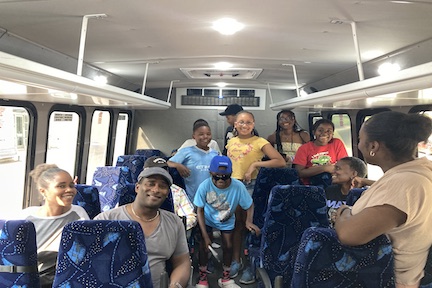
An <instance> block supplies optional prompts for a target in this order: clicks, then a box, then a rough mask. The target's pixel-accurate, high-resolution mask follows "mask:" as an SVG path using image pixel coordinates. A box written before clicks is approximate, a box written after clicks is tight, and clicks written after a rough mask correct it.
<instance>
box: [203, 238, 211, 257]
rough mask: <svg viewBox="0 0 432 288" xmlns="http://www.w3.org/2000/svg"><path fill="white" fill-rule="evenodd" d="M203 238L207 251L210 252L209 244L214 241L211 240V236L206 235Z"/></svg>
mask: <svg viewBox="0 0 432 288" xmlns="http://www.w3.org/2000/svg"><path fill="white" fill-rule="evenodd" d="M203 240H204V248H205V252H206V253H208V252H210V250H209V248H208V246H211V244H212V241H211V240H210V238H209V237H205V238H204V239H203Z"/></svg>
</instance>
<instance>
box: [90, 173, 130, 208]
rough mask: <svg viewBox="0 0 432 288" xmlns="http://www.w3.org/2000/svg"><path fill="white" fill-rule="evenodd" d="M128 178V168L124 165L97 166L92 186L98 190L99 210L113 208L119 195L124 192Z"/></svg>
mask: <svg viewBox="0 0 432 288" xmlns="http://www.w3.org/2000/svg"><path fill="white" fill-rule="evenodd" d="M128 179H130V174H129V168H128V167H126V166H120V167H112V166H104V167H97V168H96V172H95V173H94V175H93V183H92V186H94V187H96V188H97V189H98V191H99V201H100V206H101V211H102V212H103V211H107V210H109V209H112V208H114V207H115V206H116V205H117V204H118V202H119V199H120V196H121V195H123V194H124V193H126V190H127V187H126V185H127V184H129V181H128Z"/></svg>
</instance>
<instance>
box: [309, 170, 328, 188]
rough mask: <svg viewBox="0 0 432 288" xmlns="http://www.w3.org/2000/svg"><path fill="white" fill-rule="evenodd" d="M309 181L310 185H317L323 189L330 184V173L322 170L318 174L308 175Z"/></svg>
mask: <svg viewBox="0 0 432 288" xmlns="http://www.w3.org/2000/svg"><path fill="white" fill-rule="evenodd" d="M309 181H310V185H313V186H318V187H321V188H323V189H325V188H327V187H328V186H330V185H331V184H332V174H331V173H327V172H323V173H320V174H318V175H314V176H312V177H310V178H309Z"/></svg>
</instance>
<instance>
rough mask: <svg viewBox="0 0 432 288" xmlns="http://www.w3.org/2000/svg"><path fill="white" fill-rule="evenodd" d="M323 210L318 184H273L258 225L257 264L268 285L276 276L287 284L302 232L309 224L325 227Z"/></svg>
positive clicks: (322, 196)
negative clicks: (267, 277) (260, 235)
mask: <svg viewBox="0 0 432 288" xmlns="http://www.w3.org/2000/svg"><path fill="white" fill-rule="evenodd" d="M326 211H327V206H326V198H325V193H324V190H323V189H322V188H320V187H315V186H302V185H277V186H275V187H273V189H272V190H271V194H270V197H269V200H268V208H267V211H266V213H265V219H264V226H263V228H262V239H261V253H260V262H261V265H260V266H261V268H263V269H264V270H265V271H266V272H267V274H268V275H269V278H270V280H271V282H272V285H274V280H275V278H276V276H282V278H283V287H289V286H290V284H291V279H292V274H293V269H294V263H295V259H296V256H297V249H298V246H299V243H300V239H301V237H302V234H303V232H304V231H305V230H306V229H307V228H309V227H328V226H329V222H328V219H327V213H326ZM298 287H301V286H298Z"/></svg>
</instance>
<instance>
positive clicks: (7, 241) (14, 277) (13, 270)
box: [0, 220, 40, 288]
mask: <svg viewBox="0 0 432 288" xmlns="http://www.w3.org/2000/svg"><path fill="white" fill-rule="evenodd" d="M0 286H1V287H27V288H39V286H40V281H39V273H38V262H37V246H36V230H35V227H34V225H33V223H32V222H30V221H26V220H0Z"/></svg>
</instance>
